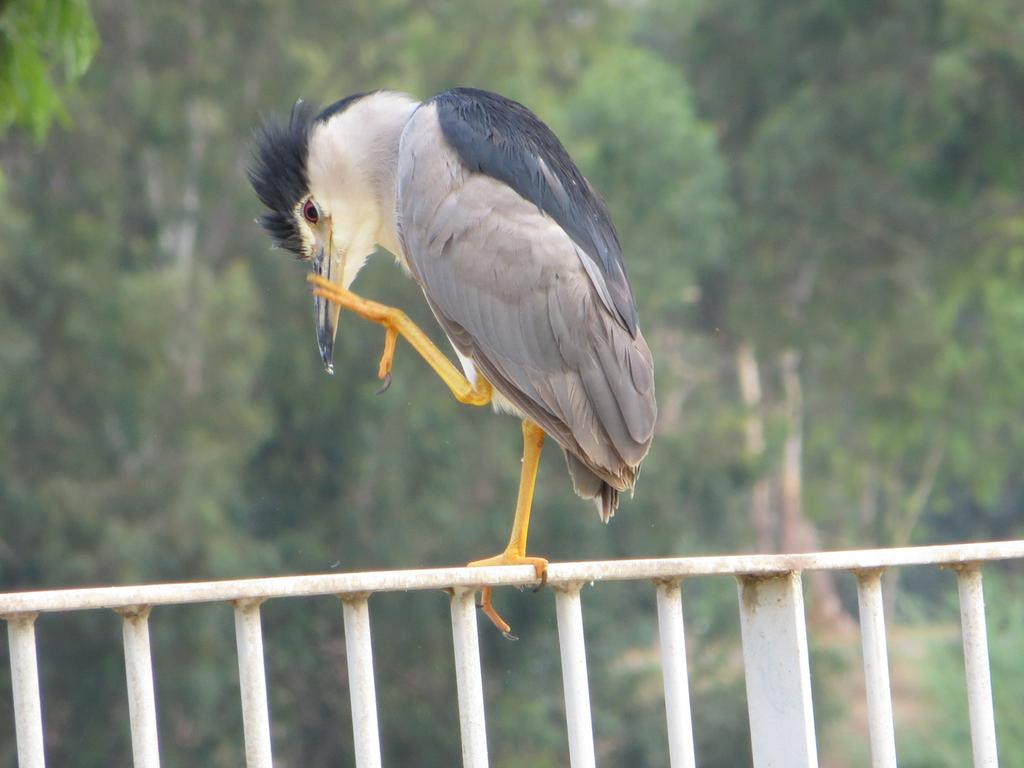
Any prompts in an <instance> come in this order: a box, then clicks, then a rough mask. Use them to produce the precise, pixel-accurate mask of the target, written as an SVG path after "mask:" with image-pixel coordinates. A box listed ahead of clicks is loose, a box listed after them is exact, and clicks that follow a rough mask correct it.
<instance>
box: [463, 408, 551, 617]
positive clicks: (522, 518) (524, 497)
mask: <svg viewBox="0 0 1024 768" xmlns="http://www.w3.org/2000/svg"><path fill="white" fill-rule="evenodd" d="M543 447H544V430H543V429H541V428H540V427H538V426H537V425H536V424H534V423H533V422H532V421H530V420H529V419H524V420H523V471H522V474H521V475H520V476H519V497H518V499H517V500H516V516H515V519H514V520H513V521H512V535H511V536H510V537H509V540H508V546H507V547H505V551H504V552H502V553H501V554H500V555H495V556H494V557H488V558H486V559H485V560H474V561H473V562H471V563H470V564H469V566H470V567H471V568H476V567H482V566H487V565H532V566H533V568H534V570H535V571H536V573H537V578H538V579H539V580H540V583H541V585H543V584H544V581H545V580H546V579H547V569H548V561H547V560H545V559H544V558H543V557H527V555H526V537H527V534H528V533H529V530H530V510H531V508H532V506H533V490H534V487H535V486H536V483H537V467H538V466H539V465H540V452H541V449H542V448H543ZM491 592H492V589H491V587H484V589H483V592H482V594H481V607H482V608H483V611H484V613H485V614H487V618H489V619H490V620H491V621H492V622H493V623H494V626H496V627H497V628H498V629H500V630H501V632H502V633H503V634H505V635H508V634H509V626H508V623H507V622H506V621H505V620H504V619H502V618H501V616H500V615H499V614H498V612H497V611H496V610H494V605H493V603H492V602H491Z"/></svg>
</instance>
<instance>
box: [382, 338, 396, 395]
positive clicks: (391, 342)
mask: <svg viewBox="0 0 1024 768" xmlns="http://www.w3.org/2000/svg"><path fill="white" fill-rule="evenodd" d="M384 327H385V329H386V333H385V335H384V352H383V354H381V356H380V365H379V366H377V378H378V379H380V380H381V381H383V382H384V385H383V386H382V387H381V388H380V389H378V390H377V394H378V395H383V394H384V393H385V392H387V391H388V387H390V386H391V367H392V366H393V365H394V362H395V346H396V345H397V343H398V328H396V327H395V326H393V325H389V324H385V326H384Z"/></svg>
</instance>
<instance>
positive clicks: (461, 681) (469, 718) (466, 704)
mask: <svg viewBox="0 0 1024 768" xmlns="http://www.w3.org/2000/svg"><path fill="white" fill-rule="evenodd" d="M475 595H476V590H475V589H474V588H469V587H457V588H455V589H453V590H452V591H451V613H452V644H453V645H454V647H455V682H456V684H457V686H458V691H459V728H460V731H461V733H462V765H463V766H464V768H487V765H488V758H487V722H486V718H485V715H484V687H483V678H482V677H481V673H480V639H479V637H478V636H477V627H476V600H475Z"/></svg>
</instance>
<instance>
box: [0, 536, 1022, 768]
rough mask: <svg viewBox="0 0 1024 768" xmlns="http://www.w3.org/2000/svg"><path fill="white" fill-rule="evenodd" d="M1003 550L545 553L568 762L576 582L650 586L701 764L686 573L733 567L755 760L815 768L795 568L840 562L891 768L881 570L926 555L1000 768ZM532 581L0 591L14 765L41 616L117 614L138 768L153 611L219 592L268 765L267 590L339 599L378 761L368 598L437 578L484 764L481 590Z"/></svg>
mask: <svg viewBox="0 0 1024 768" xmlns="http://www.w3.org/2000/svg"><path fill="white" fill-rule="evenodd" d="M1007 559H1024V541H1006V542H989V543H981V544H955V545H946V546H934V547H911V548H902V549H878V550H862V551H847V552H817V553H811V554H800V555H735V556H727V557H691V558H665V559H651V560H617V561H601V562H587V563H551V565H550V566H549V567H548V584H549V585H551V586H552V587H553V588H554V590H555V593H556V610H557V618H558V635H559V646H560V651H561V659H562V681H563V686H564V692H565V711H566V725H567V730H568V739H569V754H570V763H571V765H572V766H573V768H586V767H589V766H594V765H595V756H594V737H593V727H592V725H591V718H590V695H589V686H588V680H587V661H586V649H585V645H584V632H583V613H582V605H581V601H580V589H581V587H582V585H583V584H585V583H589V582H598V581H629V580H633V581H635V580H648V581H653V582H654V585H655V588H656V591H657V606H658V625H659V632H660V639H661V653H662V670H663V678H664V685H665V711H666V717H667V722H668V734H669V755H670V759H671V765H672V767H673V768H693V766H694V765H695V760H694V750H693V733H692V728H691V721H690V701H689V688H688V680H687V672H686V647H685V642H684V633H683V609H682V594H681V589H680V583H681V581H682V580H683V579H685V578H690V577H694V576H708V575H715V574H732V575H734V576H736V578H737V580H738V585H739V586H738V597H739V610H740V627H741V635H742V643H743V660H744V666H745V676H746V686H747V702H748V710H749V716H750V733H751V745H752V750H753V759H754V765H755V767H756V768H767V767H768V766H787V767H792V768H812V767H814V766H817V748H816V742H815V732H814V717H813V710H812V707H811V686H810V663H809V659H808V650H807V632H806V628H805V625H804V609H803V592H802V588H801V574H802V573H803V572H804V571H808V570H837V571H851V572H853V573H855V574H856V575H857V584H858V587H857V589H858V598H859V607H860V626H861V637H862V649H863V658H864V674H865V688H866V691H867V700H868V701H867V703H868V716H869V718H868V725H869V731H870V743H871V759H872V765H873V766H883V767H885V768H889V767H890V766H895V765H896V747H895V737H894V732H893V722H892V700H891V694H890V688H889V662H888V657H887V650H886V638H885V620H884V616H883V611H882V591H881V583H882V581H881V579H882V571H883V570H884V569H886V568H891V567H898V566H906V565H928V564H933V565H938V566H943V567H948V568H953V569H955V570H956V573H957V580H958V584H959V595H960V612H961V626H962V630H963V650H964V661H965V667H966V673H967V696H968V710H969V713H970V726H971V740H972V747H973V752H974V765H975V766H976V768H982V767H983V768H995V766H996V765H997V755H996V735H995V718H994V714H993V709H992V684H991V677H990V673H989V662H988V640H987V635H986V627H985V605H984V597H983V593H982V577H981V564H982V563H983V562H985V561H989V560H1007ZM534 579H535V576H534V571H533V568H532V566H501V567H489V568H438V569H430V570H410V571H379V572H366V573H334V574H322V575H310V576H287V577H279V578H265V579H244V580H234V581H211V582H195V583H183V584H154V585H144V586H129V587H102V588H92V589H66V590H52V591H39V592H20V593H11V594H0V617H2V618H4V619H6V621H7V630H8V637H9V646H8V647H9V652H10V663H11V680H12V686H13V692H14V715H15V735H16V739H17V748H18V764H19V766H20V768H42V766H43V765H44V764H45V757H44V747H43V720H42V714H41V706H40V692H39V674H38V663H37V659H36V640H35V618H36V616H37V615H38V614H40V613H44V612H52V611H79V610H97V609H113V610H115V611H118V612H119V613H120V614H121V616H122V618H123V622H124V653H125V666H126V671H127V680H128V704H129V715H130V720H131V735H132V751H133V754H134V764H135V766H136V767H137V768H156V766H159V764H160V757H159V746H158V740H157V726H156V698H155V694H154V690H153V666H152V659H151V656H150V648H149V613H150V611H151V609H152V608H153V607H154V606H160V605H178V604H187V603H203V602H218V601H219V602H229V603H232V604H233V606H234V612H235V632H236V638H237V644H238V670H239V680H240V685H241V694H242V695H241V698H242V715H243V725H244V735H245V756H246V765H247V766H249V767H250V768H269V767H270V766H271V765H272V756H271V741H270V717H269V712H268V706H267V690H266V677H265V672H264V663H263V636H262V629H261V625H260V604H261V603H262V602H263V601H265V600H268V599H271V598H284V597H300V596H313V595H332V594H333V595H338V596H339V597H340V598H341V600H342V603H343V606H344V624H345V642H346V653H347V657H348V672H349V688H350V696H351V700H352V727H353V732H354V743H355V753H356V754H355V757H356V765H357V766H358V767H359V768H377V767H378V766H380V765H381V756H380V736H379V731H378V727H377V701H376V692H375V687H374V673H373V652H372V647H371V640H370V619H369V606H368V600H369V597H370V595H371V594H372V593H375V592H388V591H397V590H424V589H439V588H440V589H447V590H449V592H450V594H451V620H452V637H453V643H454V651H455V672H456V683H457V689H458V700H459V701H458V704H459V721H460V728H461V736H462V758H463V765H464V766H466V767H467V768H484V767H485V766H487V764H488V755H487V730H486V722H485V717H484V697H483V682H482V679H481V669H480V649H479V643H478V635H477V616H476V607H475V593H476V591H477V590H478V589H479V588H480V587H481V586H483V585H492V586H504V585H526V584H531V583H533V582H534Z"/></svg>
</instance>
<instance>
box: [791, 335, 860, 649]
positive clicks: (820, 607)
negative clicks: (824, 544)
mask: <svg viewBox="0 0 1024 768" xmlns="http://www.w3.org/2000/svg"><path fill="white" fill-rule="evenodd" d="M799 366H800V355H799V353H798V352H796V351H795V350H787V351H785V352H783V353H782V354H781V355H780V356H779V370H780V372H781V375H782V389H783V393H784V395H785V405H786V420H787V423H788V430H787V435H786V442H785V445H784V446H783V451H782V468H781V475H782V478H781V485H782V548H783V550H784V551H785V552H814V551H817V550H818V549H819V548H820V546H821V544H820V541H819V539H818V531H817V529H816V528H815V527H814V524H813V523H812V522H811V521H810V520H808V519H807V518H806V517H805V516H804V512H803V409H804V402H803V387H802V386H801V383H800V370H799ZM805 576H806V579H807V587H808V590H809V591H810V596H811V600H810V601H809V605H808V613H807V618H808V621H810V622H811V623H812V624H817V625H819V626H825V625H827V626H830V627H831V628H832V629H835V630H851V631H852V630H853V619H852V618H851V617H850V615H849V614H848V613H847V612H846V611H845V610H844V609H843V604H842V601H841V600H840V599H839V592H838V591H837V590H836V585H835V580H834V579H833V578H832V573H831V572H830V571H809V572H807V573H806V574H805Z"/></svg>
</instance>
